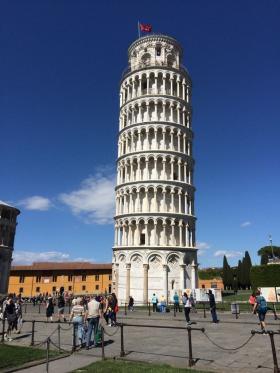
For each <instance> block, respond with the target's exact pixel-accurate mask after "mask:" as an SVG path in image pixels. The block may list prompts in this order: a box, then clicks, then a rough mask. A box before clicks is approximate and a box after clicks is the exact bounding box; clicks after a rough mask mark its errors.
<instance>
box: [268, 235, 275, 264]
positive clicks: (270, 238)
mask: <svg viewBox="0 0 280 373" xmlns="http://www.w3.org/2000/svg"><path fill="white" fill-rule="evenodd" d="M269 242H270V248H271V254H272V259H273V260H274V252H273V246H272V236H271V234H270V235H269Z"/></svg>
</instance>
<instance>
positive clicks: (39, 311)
mask: <svg viewBox="0 0 280 373" xmlns="http://www.w3.org/2000/svg"><path fill="white" fill-rule="evenodd" d="M38 313H41V303H39V310H38Z"/></svg>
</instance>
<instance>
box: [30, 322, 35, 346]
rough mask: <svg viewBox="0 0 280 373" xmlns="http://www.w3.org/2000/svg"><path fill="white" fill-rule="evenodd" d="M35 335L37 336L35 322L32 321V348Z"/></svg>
mask: <svg viewBox="0 0 280 373" xmlns="http://www.w3.org/2000/svg"><path fill="white" fill-rule="evenodd" d="M34 334H35V320H32V331H31V343H30V346H34Z"/></svg>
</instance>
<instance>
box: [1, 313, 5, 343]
mask: <svg viewBox="0 0 280 373" xmlns="http://www.w3.org/2000/svg"><path fill="white" fill-rule="evenodd" d="M4 341H5V317H4V316H3V320H2V338H1V342H4Z"/></svg>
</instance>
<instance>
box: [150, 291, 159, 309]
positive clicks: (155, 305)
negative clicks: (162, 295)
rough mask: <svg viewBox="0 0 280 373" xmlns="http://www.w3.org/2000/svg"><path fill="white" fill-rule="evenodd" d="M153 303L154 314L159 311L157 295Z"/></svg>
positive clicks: (154, 296)
mask: <svg viewBox="0 0 280 373" xmlns="http://www.w3.org/2000/svg"><path fill="white" fill-rule="evenodd" d="M151 301H152V305H153V312H156V311H157V304H158V299H157V297H156V294H155V293H154V294H153V296H152V299H151Z"/></svg>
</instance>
